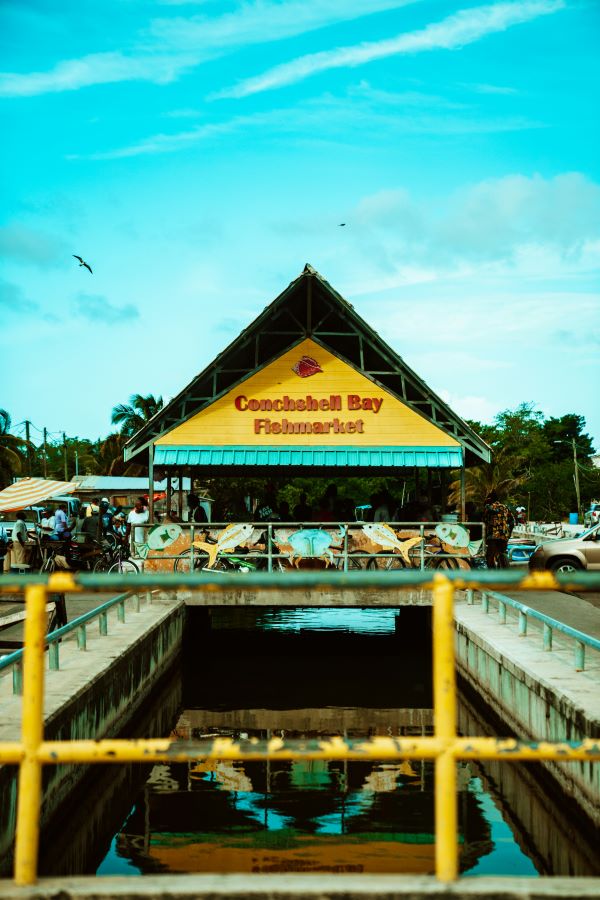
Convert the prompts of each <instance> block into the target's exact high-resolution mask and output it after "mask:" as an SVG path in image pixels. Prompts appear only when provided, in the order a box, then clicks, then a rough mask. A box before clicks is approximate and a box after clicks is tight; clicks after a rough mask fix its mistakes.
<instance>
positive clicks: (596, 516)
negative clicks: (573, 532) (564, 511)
mask: <svg viewBox="0 0 600 900" xmlns="http://www.w3.org/2000/svg"><path fill="white" fill-rule="evenodd" d="M598 522H600V503H596V502H593V503H592V504H591V506H590V508H589V509H586V511H585V512H584V514H583V524H584V525H587V527H588V528H590V527H591V526H592V525H597V524H598Z"/></svg>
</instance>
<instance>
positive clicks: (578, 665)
mask: <svg viewBox="0 0 600 900" xmlns="http://www.w3.org/2000/svg"><path fill="white" fill-rule="evenodd" d="M575 669H576V671H577V672H583V670H584V669H585V644H584V643H583V642H582V641H575Z"/></svg>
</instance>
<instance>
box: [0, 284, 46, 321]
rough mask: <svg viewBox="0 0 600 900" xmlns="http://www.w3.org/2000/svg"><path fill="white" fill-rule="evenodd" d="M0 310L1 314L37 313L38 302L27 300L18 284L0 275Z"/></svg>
mask: <svg viewBox="0 0 600 900" xmlns="http://www.w3.org/2000/svg"><path fill="white" fill-rule="evenodd" d="M0 310H2V315H3V316H5V315H8V314H11V313H12V314H13V315H15V316H20V315H28V314H30V313H37V312H38V310H39V304H38V303H35V302H34V301H33V300H29V299H28V298H27V297H26V296H25V294H24V293H23V290H22V289H21V288H20V287H19V285H18V284H13V283H12V281H6V280H5V279H4V278H1V277H0Z"/></svg>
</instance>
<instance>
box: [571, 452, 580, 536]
mask: <svg viewBox="0 0 600 900" xmlns="http://www.w3.org/2000/svg"><path fill="white" fill-rule="evenodd" d="M572 440H573V466H574V468H575V494H576V496H577V521H578V522H579V521H581V493H580V491H579V469H578V467H577V444H576V443H575V438H573V439H572Z"/></svg>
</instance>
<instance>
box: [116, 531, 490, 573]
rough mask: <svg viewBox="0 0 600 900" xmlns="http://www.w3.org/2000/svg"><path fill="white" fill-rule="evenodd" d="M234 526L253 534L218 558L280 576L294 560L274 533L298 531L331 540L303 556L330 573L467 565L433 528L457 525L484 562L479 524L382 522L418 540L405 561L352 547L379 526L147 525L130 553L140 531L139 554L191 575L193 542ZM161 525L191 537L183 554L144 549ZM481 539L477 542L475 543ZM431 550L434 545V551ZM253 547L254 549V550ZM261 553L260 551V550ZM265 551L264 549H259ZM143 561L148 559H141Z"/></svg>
mask: <svg viewBox="0 0 600 900" xmlns="http://www.w3.org/2000/svg"><path fill="white" fill-rule="evenodd" d="M234 524H239V525H240V526H251V527H252V533H251V535H249V536H248V537H247V538H244V539H241V538H240V540H239V544H240V545H244V544H246V547H247V549H246V550H245V551H244V550H240V551H239V552H238V551H237V550H235V549H234V548H230V549H229V550H227V551H226V552H219V558H225V559H227V557H236V558H238V559H242V560H244V559H246V560H250V561H252V562H253V563H257V562H258V563H259V564H262V566H261V567H264V568H265V569H266V570H267V571H269V572H272V571H281V568H282V566H283V565H285V566H286V567H287V566H288V565H290V566H291V564H292V563H291V560H293V558H294V555H293V554H291V553H290V552H289V551H288V550H284V549H281V548H280V545H281V544H282V543H283V544H284V543H285V541H282V540H278V539H277V532H282V531H283V532H284V533H285V532H289V533H293V532H299V531H313V530H314V531H318V532H323V533H325V534H330V535H331V543H330V545H329V547H328V548H327V549H326V550H325V551H324V556H318V554H315V553H312V554H311V553H307V554H306V555H305V556H304V557H303V558H306V559H309V558H315V557H316V558H321V559H322V558H325V559H326V560H327V559H328V561H329V563H330V565H331V566H332V567H334V568H338V569H342V570H343V571H344V572H347V571H349V570H354V569H362V568H371V567H372V568H377V567H381V568H384V567H386V566H387V565H388V562H387V561H389V564H391V565H392V566H394V564H395V563H396V564H397V565H398V566H399V567H405V568H415V569H420V570H421V571H423V570H424V569H426V568H436V567H439V566H440V565H441V566H444V565H445V564H446V563H445V562H444V561H448V563H447V564H448V565H449V566H452V562H453V561H456V560H458V559H465V560H470V559H473V557H472V556H471V555H470V553H469V550H468V548H467V547H465V548H464V552H462V553H461V552H459V551H458V549H457V552H455V553H448V552H447V551H445V550H444V548H443V547H442V546H441V543H440V541H439V538H437V537H436V534H435V528H436V527H437V526H440V525H442V526H448V527H451V526H452V525H453V524H456V525H460V526H461V527H462V528H465V529H467V531H468V530H469V529H470V528H475V529H476V530H477V532H478V533H480V534H481V540H482V543H481V548H480V550H479V551H478V553H477V554H476V557H475V558H479V559H482V558H483V556H484V552H485V525H484V523H483V522H456V523H448V522H439V521H438V522H435V521H432V522H414V521H412V522H386V523H380V524H382V525H383V526H384V527H385V526H388V527H389V528H391V529H392V531H394V532H395V533H400V534H403V533H404V534H403V537H402V538H397V535H396V539H397V542H398V544H401V543H402V541H404V540H408V539H410V537H411V536H413V537H418V538H420V543H419V544H418V545H415V546H413V547H411V548H410V551H409V553H408V554H407V555H408V560H407V559H406V558H404V557H403V555H402V553H401V551H400V548H399V547H398V546H396V547H395V548H392V547H388V549H385V548H384V546H383V545H379V546H381V547H382V549H381V550H380V551H375V550H361V549H355V548H353V537H354V536H355V535H357V536H361V533H362V532H363V527H364V526H371V527H373V526H374V525H375V526H376V525H377V524H379V523H373V522H361V521H357V522H356V521H355V522H292V521H290V522H279V521H274V522H252V521H250V522H243V521H240V522H239V523H232V522H210V523H207V524H194V523H190V522H172V523H171V522H168V523H163V522H161V523H158V522H156V523H146V524H143V525H133V526H132V529H131V534H130V551H131V554H132V556H134V557H137V556H138V555H139V552H140V547H141V545H142V542H140V541H135V540H134V538H135V536H136V533H138V534H139V533H140V532H142V533H143V535H144V538H145V539H146V548H145V550H143V551H142V552H143V553H148V557H147V558H148V559H154V560H173V563H175V562H176V561H177V560H181V559H182V558H183V559H185V558H187V561H188V566H189V568H190V570H191V571H194V560H197V559H199V558H200V556H201V551H199V550H198V549H197V547H195V542H197V541H202V540H203V535H205V534H206V532H210V533H211V534H212V537H213V540H214V539H215V535H218V534H220V533H222V532H223V531H224V530H225V529H226V528H229V527H231V526H232V525H234ZM165 525H175V526H177V527H178V528H180V529H181V531H182V532H183V534H184V535H185V536H186V541H187V540H188V538H187V535H189V545H188V547H187V548H186V549H185V550H183V551H181V550H179V551H178V552H177V553H173V552H171V551H170V546H169V545H166V546H165V548H164V549H158V548H156V547H148V546H147V538H148V533H149V532H150V531H151V530H153V529H155V528H157V529H158V528H160V527H161V526H162V527H164V526H165ZM364 540H365V538H364V535H362V542H364ZM478 540H479V538H478ZM428 541H429V542H431V541H433V544H431V543H430V544H429V545H428ZM371 542H372V545H373V546H376V545H377V540H376V539H374V538H371ZM434 545H435V546H434ZM253 547H254V549H252V548H253ZM259 547H260V548H261V549H258V548H259ZM262 548H264V549H262ZM144 558H146V557H144ZM459 565H460V564H459V563H457V562H455V566H456V567H458V566H459ZM394 567H395V566H394Z"/></svg>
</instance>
